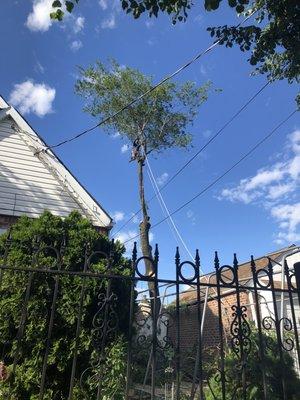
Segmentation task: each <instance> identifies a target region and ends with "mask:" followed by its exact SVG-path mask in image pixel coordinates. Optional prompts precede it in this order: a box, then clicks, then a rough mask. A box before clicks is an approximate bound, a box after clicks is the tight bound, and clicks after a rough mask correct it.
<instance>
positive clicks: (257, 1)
mask: <svg viewBox="0 0 300 400" xmlns="http://www.w3.org/2000/svg"><path fill="white" fill-rule="evenodd" d="M78 2H79V0H72V1H66V0H56V1H54V3H53V7H54V11H53V13H52V14H51V17H52V18H55V19H58V20H61V19H62V18H63V16H64V12H65V11H67V12H72V11H73V8H74V6H75V5H76V4H77V3H78ZM203 2H204V8H205V10H206V11H215V10H217V9H218V8H219V7H220V5H221V2H222V0H203ZM95 3H96V2H95ZM120 3H121V6H122V8H123V10H124V11H125V12H126V13H127V14H131V15H133V17H134V18H139V17H140V16H141V15H142V14H148V16H149V17H153V16H155V17H157V16H158V14H159V13H165V14H169V15H171V16H172V21H173V23H176V22H177V21H186V19H187V17H188V13H189V12H190V10H191V8H192V7H197V5H198V4H199V3H200V2H193V1H192V0H140V1H137V0H120ZM224 3H228V6H229V7H230V8H232V9H233V10H234V11H235V12H237V13H238V14H241V13H244V14H245V15H249V14H250V13H252V12H254V16H253V17H252V19H251V20H252V21H253V22H252V24H251V25H249V26H241V27H238V28H237V27H235V26H228V25H226V24H225V23H224V25H222V26H218V27H210V28H208V31H209V32H210V34H211V36H212V37H215V38H216V39H220V44H223V45H225V46H226V47H232V46H233V45H236V46H238V47H239V48H240V49H241V50H242V51H243V52H248V51H250V52H251V53H250V56H249V58H248V61H249V62H250V64H251V65H253V66H255V71H254V73H257V74H267V77H268V79H269V80H271V81H273V80H282V79H286V80H287V81H288V82H289V83H293V82H296V83H298V82H299V81H300V1H299V0H227V1H223V4H224ZM95 6H96V4H95ZM249 21H250V20H249ZM298 103H299V104H300V97H299V95H298Z"/></svg>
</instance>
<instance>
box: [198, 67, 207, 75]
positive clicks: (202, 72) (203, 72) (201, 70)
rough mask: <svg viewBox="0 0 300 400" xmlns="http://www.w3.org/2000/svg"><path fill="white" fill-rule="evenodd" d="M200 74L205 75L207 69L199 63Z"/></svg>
mask: <svg viewBox="0 0 300 400" xmlns="http://www.w3.org/2000/svg"><path fill="white" fill-rule="evenodd" d="M200 74H201V75H203V76H206V75H207V70H206V68H205V66H204V65H203V64H201V65H200Z"/></svg>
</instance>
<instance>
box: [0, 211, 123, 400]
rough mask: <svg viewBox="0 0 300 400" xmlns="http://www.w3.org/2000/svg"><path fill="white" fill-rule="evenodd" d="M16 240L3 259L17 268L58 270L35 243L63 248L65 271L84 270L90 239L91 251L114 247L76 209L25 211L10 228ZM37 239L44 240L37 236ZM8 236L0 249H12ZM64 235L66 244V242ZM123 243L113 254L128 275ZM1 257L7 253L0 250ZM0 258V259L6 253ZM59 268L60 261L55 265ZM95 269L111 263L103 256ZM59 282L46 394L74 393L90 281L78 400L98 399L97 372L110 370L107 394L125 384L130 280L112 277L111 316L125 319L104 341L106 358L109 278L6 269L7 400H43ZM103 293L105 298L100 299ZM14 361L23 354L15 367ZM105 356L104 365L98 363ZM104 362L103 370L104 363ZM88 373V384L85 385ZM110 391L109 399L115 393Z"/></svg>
mask: <svg viewBox="0 0 300 400" xmlns="http://www.w3.org/2000/svg"><path fill="white" fill-rule="evenodd" d="M11 236H12V243H11V246H10V251H9V254H8V257H7V260H6V261H5V263H6V265H8V266H14V267H18V268H27V267H33V268H36V267H38V268H54V266H53V263H55V256H54V253H53V251H50V250H45V251H42V252H40V253H39V256H38V259H36V260H35V261H34V257H35V253H36V248H35V246H38V247H39V248H42V247H43V246H56V247H62V246H63V247H65V248H63V249H62V251H63V258H62V269H63V270H68V271H73V272H78V271H82V270H83V265H84V260H85V249H86V246H87V244H89V247H90V249H91V251H99V250H101V251H104V252H106V253H109V252H110V243H109V240H108V239H107V238H106V237H105V236H102V235H100V234H99V233H98V232H97V231H96V230H95V229H94V228H93V226H92V225H91V223H90V222H89V221H87V220H86V219H84V218H82V217H81V216H80V215H79V214H78V213H77V212H73V213H71V214H70V216H68V217H67V218H65V219H64V220H63V219H61V218H59V217H56V216H53V215H52V214H50V213H49V212H45V213H44V214H43V215H42V216H41V217H40V218H38V219H36V220H32V219H29V218H27V217H22V218H20V219H19V221H18V222H17V223H16V225H14V227H13V228H12V231H11ZM37 238H38V242H39V243H38V245H37V244H36V239H37ZM6 239H7V234H4V235H2V236H0V251H1V253H2V254H3V253H4V251H5V247H6V244H5V243H6ZM65 239H66V245H65V246H64V241H65ZM123 253H124V247H123V246H122V245H120V244H119V243H116V245H115V247H114V253H113V262H112V265H113V273H115V274H125V275H126V274H127V275H128V274H130V273H131V270H130V262H129V261H128V260H126V259H125V258H124V257H123V256H122V254H123ZM2 262H3V256H2ZM0 263H1V259H0ZM55 268H56V267H55ZM90 268H91V270H92V271H93V272H98V273H104V272H105V261H104V259H103V257H101V256H100V255H97V256H95V257H93V259H92V263H91V267H90ZM30 279H31V280H32V285H31V288H30V297H29V300H28V304H27V307H25V309H27V314H24V311H25V309H23V308H24V304H25V302H24V299H25V294H26V289H28V282H29V281H30ZM56 279H57V282H58V296H57V301H56V310H55V317H54V325H53V330H52V335H51V345H50V350H49V357H48V363H47V372H46V382H45V388H46V389H45V395H44V397H43V399H44V400H61V399H66V398H68V393H69V382H70V377H71V370H72V362H73V355H74V349H75V345H76V343H75V336H76V327H77V321H78V312H79V302H80V296H81V289H82V285H83V283H84V285H85V295H84V299H83V304H82V310H83V313H82V323H81V333H80V335H79V340H78V358H77V369H76V376H75V387H74V394H73V399H74V400H75V399H78V400H79V399H83V398H93V397H95V393H97V392H96V391H97V384H98V383H97V382H98V381H99V379H98V380H97V382H96V383H95V377H97V374H99V371H101V372H105V379H104V380H101V382H102V391H103V395H105V396H106V398H107V399H108V398H114V399H118V398H120V399H121V397H118V396H119V393H120V391H121V390H123V388H124V379H125V372H124V371H125V363H124V353H125V345H126V337H127V332H128V313H129V299H130V283H129V281H127V280H121V279H118V280H117V279H114V280H112V282H111V284H112V292H113V293H114V294H115V295H116V298H115V302H114V304H113V305H114V309H110V312H109V316H110V317H113V315H114V314H113V313H114V312H115V313H116V319H118V321H119V323H118V325H117V327H116V329H114V330H113V332H111V334H109V335H108V337H107V340H106V341H105V343H104V344H105V349H104V351H103V358H102V359H101V360H99V354H100V353H101V344H102V340H101V323H102V322H103V319H102V317H103V313H102V314H101V312H98V313H97V311H99V307H100V303H101V299H102V300H103V298H104V297H105V293H106V288H107V284H108V280H107V279H103V278H101V279H100V278H97V279H95V278H90V277H89V278H84V279H83V278H82V277H80V276H76V275H74V276H71V275H60V276H59V277H57V278H56V275H55V276H54V275H52V274H47V273H39V272H35V273H32V274H31V273H30V272H28V271H27V272H24V271H23V270H19V271H15V272H12V271H9V270H4V272H3V276H2V282H1V278H0V284H1V287H0V289H1V291H0V321H1V323H0V354H1V355H2V356H1V358H2V360H0V361H3V362H4V364H5V369H7V370H8V371H9V373H10V376H9V379H7V380H3V381H2V382H0V393H1V399H7V398H10V399H11V400H37V399H39V390H40V381H41V371H42V365H43V359H44V354H45V348H46V339H47V333H48V327H49V317H50V312H51V305H52V301H53V295H54V288H55V284H56ZM101 296H102V297H101ZM22 314H23V316H25V315H26V317H25V319H24V321H23V322H24V332H23V334H22V335H21V336H22V337H20V340H19V350H18V351H17V347H18V340H17V335H18V332H19V333H20V326H22V322H21V321H22ZM14 360H17V364H16V369H15V373H14V374H12V371H13V363H14ZM99 361H100V363H99ZM100 367H101V368H100ZM80 379H82V385H81V384H80ZM110 396H111V397H110Z"/></svg>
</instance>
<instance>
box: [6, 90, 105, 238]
mask: <svg viewBox="0 0 300 400" xmlns="http://www.w3.org/2000/svg"><path fill="white" fill-rule="evenodd" d="M44 210H49V211H50V212H51V213H53V214H54V215H58V216H61V217H65V216H67V215H68V214H69V213H70V212H71V211H73V210H77V211H79V212H80V213H81V214H82V215H83V216H84V217H86V218H87V219H89V220H90V221H91V222H92V223H93V225H94V226H95V227H96V228H97V229H98V230H99V231H102V232H104V233H107V234H108V233H109V231H110V229H111V228H112V219H111V217H110V216H109V215H108V213H107V212H106V211H105V210H104V208H103V207H102V206H101V205H100V204H99V203H98V202H97V201H96V200H95V199H94V198H93V196H92V195H91V194H90V193H89V192H88V191H87V190H86V188H84V187H83V186H82V185H81V184H80V183H79V181H78V180H77V179H76V178H75V177H74V176H73V175H72V173H71V172H70V171H69V170H68V168H67V167H66V166H65V165H64V164H63V162H62V161H61V160H60V159H59V158H58V157H57V156H56V155H55V154H54V152H53V151H51V150H49V149H47V145H46V143H45V142H44V141H43V139H42V138H41V137H40V136H39V135H38V134H37V132H35V131H34V130H33V128H32V127H31V126H30V125H29V124H28V122H27V121H26V120H25V119H24V118H23V117H22V116H21V115H20V114H19V113H18V111H17V110H16V109H14V108H13V107H12V106H10V105H9V104H8V103H7V102H6V101H5V100H4V99H3V98H2V97H1V96H0V231H3V230H5V229H7V228H8V227H9V226H10V225H11V224H12V223H13V222H14V221H15V220H16V219H17V218H18V217H19V216H21V215H28V216H29V217H32V218H37V217H38V216H39V215H41V214H42V213H43V211H44Z"/></svg>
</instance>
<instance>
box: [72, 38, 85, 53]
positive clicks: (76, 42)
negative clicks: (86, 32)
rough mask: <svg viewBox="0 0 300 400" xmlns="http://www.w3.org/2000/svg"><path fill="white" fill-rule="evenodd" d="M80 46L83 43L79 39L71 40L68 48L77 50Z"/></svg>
mask: <svg viewBox="0 0 300 400" xmlns="http://www.w3.org/2000/svg"><path fill="white" fill-rule="evenodd" d="M82 46H83V44H82V41H81V40H73V42H72V43H71V45H70V48H71V50H72V51H78V50H79V49H81V47H82Z"/></svg>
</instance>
